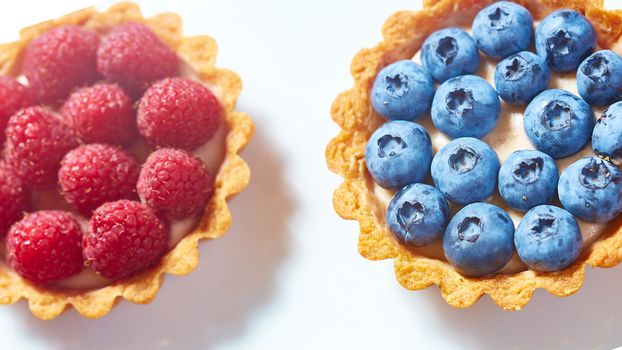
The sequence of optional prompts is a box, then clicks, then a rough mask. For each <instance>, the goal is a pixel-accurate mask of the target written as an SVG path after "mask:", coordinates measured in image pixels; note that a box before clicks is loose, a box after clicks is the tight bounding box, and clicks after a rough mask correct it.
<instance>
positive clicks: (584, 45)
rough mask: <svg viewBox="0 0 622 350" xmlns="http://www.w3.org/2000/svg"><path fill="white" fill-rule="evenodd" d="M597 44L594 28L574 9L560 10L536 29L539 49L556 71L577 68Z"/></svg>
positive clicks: (549, 16)
mask: <svg viewBox="0 0 622 350" xmlns="http://www.w3.org/2000/svg"><path fill="white" fill-rule="evenodd" d="M595 47H596V33H595V32H594V27H592V24H590V22H589V21H588V20H587V18H585V17H583V16H582V15H581V14H580V13H578V12H577V11H574V10H567V9H566V10H557V11H555V12H553V13H551V14H550V15H548V16H546V17H545V18H544V19H543V20H542V22H540V24H538V27H537V28H536V51H537V52H538V55H539V56H541V57H542V58H544V59H545V60H546V61H547V62H548V63H549V65H550V66H551V69H553V70H555V71H560V72H567V71H571V70H575V69H577V67H578V66H579V63H581V61H583V59H585V58H586V57H587V56H589V55H590V54H591V53H592V51H594V48H595Z"/></svg>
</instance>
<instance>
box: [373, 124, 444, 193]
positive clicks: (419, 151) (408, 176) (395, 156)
mask: <svg viewBox="0 0 622 350" xmlns="http://www.w3.org/2000/svg"><path fill="white" fill-rule="evenodd" d="M431 161H432V142H431V141H430V135H429V134H428V132H427V131H426V130H425V128H423V127H422V126H421V125H419V124H416V123H413V122H409V121H405V120H395V121H390V122H387V123H384V124H383V125H382V126H380V127H379V128H378V129H377V130H376V131H375V132H374V133H373V134H372V136H371V138H370V139H369V141H368V142H367V147H366V148H365V162H366V164H367V169H368V170H369V173H370V174H371V176H372V177H373V178H374V180H375V181H376V182H377V183H378V184H379V185H380V186H382V187H385V188H395V189H397V188H402V187H404V186H406V185H409V184H412V183H415V182H421V181H423V180H424V179H425V178H426V177H428V175H429V174H430V162H431Z"/></svg>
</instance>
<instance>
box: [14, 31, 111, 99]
mask: <svg viewBox="0 0 622 350" xmlns="http://www.w3.org/2000/svg"><path fill="white" fill-rule="evenodd" d="M98 45H99V37H98V36H97V34H96V33H95V32H93V31H91V30H88V29H83V28H80V27H78V26H73V25H71V26H64V27H59V28H55V29H52V30H50V31H48V32H46V33H45V34H43V35H41V36H40V37H38V38H37V39H35V40H33V41H32V42H31V43H30V45H28V47H27V48H26V53H25V55H24V64H23V68H22V70H23V72H24V75H25V76H26V78H28V83H29V86H30V89H31V91H32V94H33V96H34V97H35V98H36V100H37V101H38V102H40V103H56V102H58V100H60V99H63V98H64V97H66V96H67V95H69V93H70V92H71V90H72V89H73V88H75V87H76V86H82V85H88V84H91V83H93V82H95V81H96V80H97V78H98V74H97V69H96V68H97V67H96V59H97V46H98Z"/></svg>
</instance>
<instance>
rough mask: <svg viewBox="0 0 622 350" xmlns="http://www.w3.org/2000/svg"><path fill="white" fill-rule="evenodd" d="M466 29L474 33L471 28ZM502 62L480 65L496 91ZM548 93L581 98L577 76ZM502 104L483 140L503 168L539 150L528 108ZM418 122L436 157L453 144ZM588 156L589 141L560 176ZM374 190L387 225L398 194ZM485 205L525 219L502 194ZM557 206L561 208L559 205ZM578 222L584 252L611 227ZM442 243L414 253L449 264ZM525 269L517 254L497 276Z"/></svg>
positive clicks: (565, 77)
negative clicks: (517, 154) (526, 117)
mask: <svg viewBox="0 0 622 350" xmlns="http://www.w3.org/2000/svg"><path fill="white" fill-rule="evenodd" d="M536 25H537V23H536ZM462 29H464V30H465V31H467V32H469V33H471V31H470V28H462ZM412 60H413V61H414V62H416V63H418V64H421V58H420V52H417V53H416V54H415V56H414V57H413V59H412ZM499 61H500V60H499ZM499 61H497V60H493V59H491V58H489V57H487V56H485V55H483V54H480V65H479V68H478V70H477V72H476V73H474V74H475V75H478V76H480V77H482V78H483V79H485V80H486V81H488V83H490V85H491V86H492V87H493V88H494V87H495V83H494V72H495V67H496V64H497V63H498V62H499ZM547 89H563V90H566V91H570V92H572V93H573V94H575V95H576V96H579V94H578V92H577V83H576V73H575V72H567V73H558V72H554V71H551V81H550V83H549V86H548V88H547ZM500 102H501V110H500V113H499V120H498V122H497V125H496V127H495V128H494V130H493V131H491V132H490V133H489V134H488V135H486V136H485V137H484V138H483V139H482V140H483V141H484V142H486V143H487V144H488V145H490V147H492V148H493V149H494V150H495V151H496V152H497V155H498V156H499V161H500V162H501V164H503V162H505V160H506V159H507V158H508V157H509V155H510V154H512V153H513V152H514V151H518V150H535V147H534V146H533V145H532V144H531V142H530V141H529V138H528V137H527V134H526V133H525V130H524V128H523V112H524V111H525V108H526V105H512V104H509V103H506V102H505V101H503V100H502V99H500ZM592 110H593V111H594V116H595V118H596V119H598V118H599V117H600V116H601V115H602V113H603V111H604V108H597V107H592ZM415 122H416V123H418V124H421V125H422V126H423V127H425V128H426V130H427V131H428V133H429V134H430V138H431V140H432V148H433V152H434V154H436V152H438V151H439V150H440V149H441V148H442V147H443V146H445V145H446V144H448V143H449V142H450V141H451V140H450V139H449V138H448V137H447V136H446V135H445V134H443V133H442V132H440V131H439V130H438V129H437V128H436V127H435V126H434V124H433V123H432V119H431V117H430V114H429V113H428V114H427V115H425V116H423V117H422V118H421V119H418V120H416V121H415ZM588 155H594V151H593V150H592V145H591V142H589V141H588V144H587V145H585V147H584V148H583V149H582V150H581V151H579V152H578V153H576V154H573V155H571V156H569V157H566V158H562V159H557V160H556V163H557V167H558V170H559V172H560V173H561V172H562V171H563V170H564V169H565V168H566V167H567V166H569V165H570V164H572V163H573V162H575V161H576V160H578V159H581V158H584V157H586V156H588ZM426 182H427V183H429V184H431V185H434V184H433V182H432V180H431V178H429V179H428V180H427V181H426ZM373 186H374V194H375V196H376V198H378V199H379V200H380V202H381V204H382V206H383V215H382V219H381V220H382V221H383V222H384V220H385V219H384V211H386V208H387V206H388V205H389V202H390V201H391V199H392V198H393V195H394V194H395V191H392V190H387V189H384V188H382V187H380V186H379V185H378V184H376V183H374V185H373ZM485 202H488V203H491V204H494V205H496V206H498V207H500V208H502V209H503V210H505V211H506V212H507V213H508V215H509V216H510V217H511V218H512V221H513V222H514V226H515V227H517V226H518V224H519V223H520V221H521V219H522V218H523V215H524V213H522V212H520V211H517V210H514V209H512V208H510V207H509V206H508V205H507V204H506V203H505V201H504V200H503V199H502V198H501V196H500V195H499V193H498V191H495V193H494V194H493V195H492V196H491V197H490V198H488V199H487V200H486V201H485ZM554 204H555V205H557V206H560V207H561V205H560V203H559V202H557V203H554ZM462 207H463V206H459V205H455V204H452V203H450V210H451V216H453V215H454V214H455V213H456V212H457V211H458V210H460V209H461V208H462ZM577 222H578V223H579V229H580V231H581V236H582V237H583V248H584V249H585V247H586V246H588V245H590V244H591V243H592V242H594V240H596V239H597V238H598V236H599V235H600V234H601V233H602V232H603V231H604V229H605V227H606V226H607V225H606V224H603V223H591V222H587V221H583V220H579V219H577ZM441 241H442V239H441V240H437V241H435V242H433V243H432V244H430V245H428V246H426V247H416V248H412V249H413V250H414V251H417V252H420V253H422V254H424V255H426V256H429V257H432V258H437V259H442V260H446V259H445V256H444V253H443V248H442V242H441ZM409 249H410V248H409ZM525 269H526V266H525V265H524V264H523V263H522V262H521V261H520V259H519V257H518V255H517V254H516V253H515V254H514V256H513V257H512V259H511V260H510V261H509V262H508V263H507V265H506V266H505V267H504V268H503V269H501V270H500V271H498V272H497V274H499V273H500V274H510V273H516V272H520V271H523V270H525Z"/></svg>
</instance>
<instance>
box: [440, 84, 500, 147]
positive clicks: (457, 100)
mask: <svg viewBox="0 0 622 350" xmlns="http://www.w3.org/2000/svg"><path fill="white" fill-rule="evenodd" d="M500 108H501V107H500V103H499V95H497V92H496V91H495V89H493V88H492V86H490V84H488V82H487V81H486V80H484V79H482V78H480V77H478V76H475V75H463V76H459V77H455V78H451V79H449V80H447V81H446V82H444V83H443V84H442V85H441V86H440V87H439V88H438V90H437V91H436V94H435V95H434V99H433V100H432V122H433V123H434V125H435V126H436V128H437V129H439V130H440V131H442V132H444V133H445V134H447V135H448V136H449V137H451V138H452V139H454V138H458V137H476V138H481V137H484V136H485V135H486V134H488V133H489V132H490V131H492V129H494V128H495V126H496V125H497V120H498V119H499V110H500Z"/></svg>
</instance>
